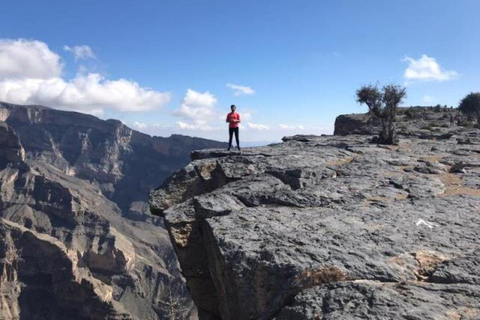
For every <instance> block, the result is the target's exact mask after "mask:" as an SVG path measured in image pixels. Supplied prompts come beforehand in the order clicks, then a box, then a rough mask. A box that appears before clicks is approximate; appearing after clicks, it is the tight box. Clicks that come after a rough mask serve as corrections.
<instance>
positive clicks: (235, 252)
mask: <svg viewBox="0 0 480 320" xmlns="http://www.w3.org/2000/svg"><path fill="white" fill-rule="evenodd" d="M370 138H371V137H369V136H355V135H350V136H344V137H338V136H324V137H315V136H294V137H288V138H285V139H284V141H285V142H284V143H280V144H275V145H270V146H266V147H259V148H251V149H246V150H244V151H243V152H242V153H237V152H231V153H229V152H224V151H221V150H205V151H198V152H194V153H192V162H191V163H190V164H189V165H188V166H186V167H185V168H184V169H182V170H180V171H178V172H177V173H175V174H174V175H172V176H171V177H170V178H169V179H167V181H166V182H165V183H164V184H163V185H162V186H161V188H159V189H157V190H155V191H153V192H152V194H151V200H150V206H151V210H152V212H153V213H154V214H158V215H162V216H164V217H165V224H166V227H167V228H168V231H169V234H170V237H171V241H172V243H173V245H174V247H175V251H176V253H177V256H178V259H179V262H180V265H181V268H182V271H183V275H184V276H185V278H186V280H187V284H188V287H189V290H190V291H191V294H192V296H193V299H194V301H195V303H196V305H197V307H198V309H199V316H200V319H202V320H205V319H208V320H213V319H222V320H245V319H252V320H253V319H257V320H258V319H262V320H263V319H265V320H266V319H276V320H293V319H295V320H301V319H313V320H318V319H412V320H413V319H418V320H420V319H422V320H425V319H435V320H439V319H445V320H446V319H480V239H479V232H480V131H479V130H473V129H457V130H455V131H452V132H450V134H449V135H448V136H442V137H435V136H432V137H430V138H429V139H426V138H425V137H423V138H419V137H407V138H403V139H401V141H400V143H399V145H397V146H379V145H375V144H370V143H369V141H370Z"/></svg>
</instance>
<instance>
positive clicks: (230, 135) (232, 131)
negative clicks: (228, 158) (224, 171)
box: [228, 128, 240, 148]
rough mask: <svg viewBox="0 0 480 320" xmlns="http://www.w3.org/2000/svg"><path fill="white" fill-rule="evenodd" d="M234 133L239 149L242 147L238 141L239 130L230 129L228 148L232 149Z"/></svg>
mask: <svg viewBox="0 0 480 320" xmlns="http://www.w3.org/2000/svg"><path fill="white" fill-rule="evenodd" d="M234 133H235V140H236V141H237V147H240V142H239V141H238V128H228V134H229V139H228V148H231V147H232V137H233V134H234Z"/></svg>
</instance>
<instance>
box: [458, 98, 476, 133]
mask: <svg viewBox="0 0 480 320" xmlns="http://www.w3.org/2000/svg"><path fill="white" fill-rule="evenodd" d="M458 110H460V111H461V112H462V113H464V114H466V115H467V116H468V117H474V118H476V120H477V127H479V128H480V92H471V93H469V94H467V95H466V96H465V98H463V99H462V101H460V105H459V106H458Z"/></svg>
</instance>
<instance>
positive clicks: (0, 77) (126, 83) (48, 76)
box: [0, 39, 170, 115]
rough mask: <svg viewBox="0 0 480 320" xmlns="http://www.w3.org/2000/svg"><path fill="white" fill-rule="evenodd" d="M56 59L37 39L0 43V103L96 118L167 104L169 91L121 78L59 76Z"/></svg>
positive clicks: (57, 57)
mask: <svg viewBox="0 0 480 320" xmlns="http://www.w3.org/2000/svg"><path fill="white" fill-rule="evenodd" d="M62 70H63V65H62V63H61V61H60V58H59V56H58V55H57V54H56V53H54V52H52V51H51V50H50V49H49V48H48V46H47V45H46V44H45V43H43V42H40V41H29V40H23V39H21V40H0V100H1V101H7V102H11V103H19V104H42V105H47V106H51V107H54V108H59V109H66V110H74V111H80V112H85V113H91V114H95V115H102V114H103V113H104V112H105V110H106V109H111V110H116V111H120V112H129V111H133V112H136V111H148V110H153V109H156V108H160V107H162V106H164V105H166V104H167V103H168V102H169V101H170V93H168V92H158V91H155V90H152V89H149V88H144V87H141V86H140V85H139V84H138V83H136V82H134V81H131V80H126V79H118V80H110V79H107V78H105V77H103V76H101V75H100V74H98V73H82V74H77V75H76V76H75V77H74V78H73V79H70V80H66V79H63V78H62V77H61V73H62Z"/></svg>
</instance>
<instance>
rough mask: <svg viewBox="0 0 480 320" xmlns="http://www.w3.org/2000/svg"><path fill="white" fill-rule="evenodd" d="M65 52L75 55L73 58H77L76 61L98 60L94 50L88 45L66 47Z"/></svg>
mask: <svg viewBox="0 0 480 320" xmlns="http://www.w3.org/2000/svg"><path fill="white" fill-rule="evenodd" d="M63 50H65V51H68V52H71V53H73V56H74V57H75V61H77V60H80V59H96V58H97V57H96V56H95V54H94V53H93V50H92V48H90V47H89V46H86V45H83V46H73V47H69V46H64V47H63Z"/></svg>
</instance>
